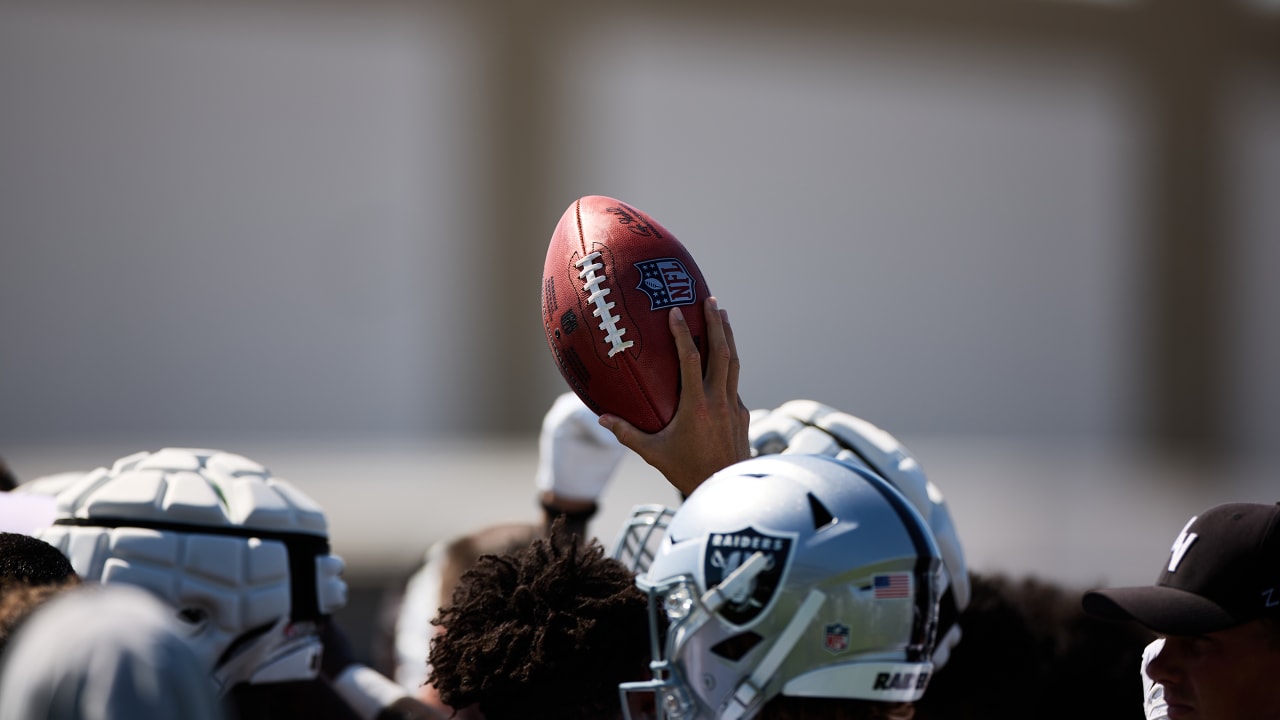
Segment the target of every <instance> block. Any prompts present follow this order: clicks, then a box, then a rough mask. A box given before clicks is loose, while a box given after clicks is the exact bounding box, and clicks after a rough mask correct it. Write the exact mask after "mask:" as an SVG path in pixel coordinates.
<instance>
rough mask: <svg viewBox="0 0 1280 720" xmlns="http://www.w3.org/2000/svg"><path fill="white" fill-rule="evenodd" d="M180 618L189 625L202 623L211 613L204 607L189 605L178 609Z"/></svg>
mask: <svg viewBox="0 0 1280 720" xmlns="http://www.w3.org/2000/svg"><path fill="white" fill-rule="evenodd" d="M178 619H179V620H181V621H182V622H184V623H187V624H189V625H200V624H201V623H203V622H204V621H206V620H208V619H209V613H207V612H205V610H204V609H203V608H198V607H187V608H182V609H181V610H179V611H178Z"/></svg>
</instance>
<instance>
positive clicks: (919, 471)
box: [748, 400, 971, 666]
mask: <svg viewBox="0 0 1280 720" xmlns="http://www.w3.org/2000/svg"><path fill="white" fill-rule="evenodd" d="M748 435H749V438H750V442H751V448H752V451H753V452H754V453H755V454H757V455H769V454H775V453H789V454H795V453H801V454H820V455H828V456H831V457H836V458H839V459H841V460H845V461H848V462H853V463H855V464H858V465H862V466H864V467H866V468H868V469H870V470H872V471H873V472H875V473H876V474H878V475H880V476H881V477H883V478H884V479H885V480H888V481H889V483H890V484H892V485H893V486H894V487H895V488H896V489H897V490H898V491H899V492H901V493H902V494H903V495H904V496H905V497H906V498H907V500H908V501H909V502H910V503H911V504H912V506H914V507H915V509H916V510H917V511H918V512H919V513H920V515H921V516H922V517H924V519H925V522H926V523H927V524H928V525H929V529H930V530H931V531H932V532H933V535H934V539H935V540H936V541H937V544H938V548H939V550H940V551H941V554H942V563H943V568H944V571H945V576H946V578H947V583H948V589H949V592H948V594H947V596H946V597H944V601H943V602H944V605H945V604H947V603H951V604H952V605H953V607H951V608H945V609H944V616H945V617H944V618H943V624H942V627H941V628H940V630H941V631H942V635H941V636H940V637H939V638H938V648H937V652H936V653H935V655H934V662H935V663H936V664H938V666H941V665H942V664H944V663H945V662H946V659H947V657H948V654H949V652H950V648H951V647H952V646H953V645H954V644H955V643H956V642H958V640H959V626H958V625H955V624H954V622H953V621H954V617H955V615H957V614H958V613H959V612H960V611H962V610H964V609H965V608H966V607H968V605H969V598H970V594H971V589H970V585H969V570H968V565H967V564H966V562H965V557H964V547H963V545H961V543H960V537H959V535H958V534H957V532H956V528H955V524H954V522H953V521H952V518H951V511H950V510H949V509H948V508H947V504H946V500H945V499H944V498H943V495H942V492H941V491H940V490H939V489H938V487H937V486H936V485H934V484H933V483H932V482H930V481H929V479H928V478H927V477H925V474H924V470H923V468H921V467H920V463H919V462H917V461H916V459H915V458H914V457H913V456H912V455H911V453H909V452H908V451H907V449H906V448H905V447H903V445H902V443H900V442H898V440H897V438H895V437H893V435H890V434H889V433H888V432H885V431H884V430H883V429H881V428H879V427H877V426H876V425H874V424H872V423H870V422H867V421H866V420H863V419H862V418H859V417H855V416H853V415H850V414H849V413H845V412H841V411H839V410H836V409H835V408H832V407H831V406H829V405H824V404H822V403H819V402H815V401H813V400H791V401H789V402H786V403H783V404H782V405H781V406H779V407H778V408H777V409H775V410H772V411H768V410H756V411H753V412H752V413H751V426H750V430H749V431H748ZM949 621H950V622H949Z"/></svg>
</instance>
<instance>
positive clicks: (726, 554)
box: [702, 527, 792, 625]
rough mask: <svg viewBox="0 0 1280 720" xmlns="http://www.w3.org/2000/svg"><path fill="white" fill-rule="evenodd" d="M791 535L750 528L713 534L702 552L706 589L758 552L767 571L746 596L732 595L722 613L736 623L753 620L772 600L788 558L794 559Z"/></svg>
mask: <svg viewBox="0 0 1280 720" xmlns="http://www.w3.org/2000/svg"><path fill="white" fill-rule="evenodd" d="M791 541H792V536H790V535H785V536H784V535H771V534H768V533H763V532H760V531H759V530H756V529H755V528H752V527H748V528H746V529H745V530H738V531H735V532H731V533H711V535H710V537H708V538H707V545H706V548H705V549H704V553H703V566H702V573H703V577H704V578H706V586H707V588H712V587H715V586H716V585H719V584H720V583H721V582H722V581H723V580H724V579H725V578H726V577H728V575H729V574H730V573H732V572H733V571H734V570H737V569H738V567H739V566H740V565H742V563H744V562H746V561H747V559H748V558H750V557H751V556H752V555H754V554H756V553H762V554H764V556H765V561H766V562H765V570H764V571H763V572H761V573H760V574H759V575H757V576H756V579H755V584H754V586H753V587H752V588H751V589H750V592H748V593H747V594H746V595H745V596H744V597H742V598H740V599H739V598H733V599H731V600H730V601H729V602H727V603H725V605H724V607H722V608H720V615H721V616H723V617H724V619H725V620H728V621H729V622H731V623H733V624H734V625H746V624H747V623H750V622H751V621H752V620H754V619H755V618H756V617H757V616H758V615H760V613H761V612H763V611H764V609H765V608H766V607H768V605H769V602H770V601H772V600H773V596H774V594H775V593H776V592H777V590H778V586H779V585H781V584H782V577H783V575H784V574H785V573H786V569H787V561H788V560H790V558H791Z"/></svg>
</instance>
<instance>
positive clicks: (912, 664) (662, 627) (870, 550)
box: [620, 455, 943, 720]
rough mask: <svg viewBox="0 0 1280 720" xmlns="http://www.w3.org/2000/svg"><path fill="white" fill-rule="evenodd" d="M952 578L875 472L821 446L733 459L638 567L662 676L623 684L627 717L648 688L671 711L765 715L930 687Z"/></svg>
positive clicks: (896, 696)
mask: <svg viewBox="0 0 1280 720" xmlns="http://www.w3.org/2000/svg"><path fill="white" fill-rule="evenodd" d="M942 582H943V580H942V571H941V559H940V556H939V552H938V547H937V545H936V544H935V543H934V540H933V536H932V533H931V532H930V531H929V527H928V525H927V524H925V521H924V519H923V518H922V517H921V516H920V513H919V512H917V511H916V510H915V508H913V507H912V506H911V503H910V502H908V501H907V500H906V498H905V497H903V495H902V494H901V493H900V492H898V491H897V490H895V489H894V488H893V487H892V486H891V485H889V483H887V482H885V481H884V480H883V479H881V478H880V477H879V476H877V475H875V474H874V473H871V472H869V471H867V470H866V469H864V468H861V467H857V466H854V465H851V464H848V463H845V462H842V461H839V460H836V459H834V458H830V457H823V456H809V455H787V456H781V455H779V456H771V457H761V458H754V459H751V460H746V461H743V462H740V463H737V464H736V465H732V466H730V467H728V468H726V469H724V470H722V471H720V472H719V473H716V474H715V475H713V476H712V477H711V478H710V479H708V480H707V481H706V482H705V483H703V484H702V485H701V486H700V487H699V488H698V489H697V490H695V491H694V492H693V494H691V495H690V496H689V498H688V499H687V500H686V501H685V502H684V504H683V505H682V506H681V507H680V508H679V509H678V510H677V511H676V512H675V515H674V516H673V517H672V518H671V522H670V525H669V527H668V528H667V532H666V536H665V538H664V539H663V540H662V543H661V546H660V547H659V548H658V550H657V553H656V556H655V557H654V558H653V562H652V564H650V565H649V568H648V571H647V572H646V573H645V574H643V575H640V576H638V577H637V578H636V584H637V586H639V587H640V588H641V589H642V590H644V591H645V592H646V593H648V595H649V604H650V614H651V617H650V633H651V639H652V644H653V651H654V661H653V662H652V663H651V665H650V667H651V669H652V671H653V676H654V679H653V680H651V681H648V682H635V683H624V684H622V685H621V686H620V689H621V692H622V706H623V710H624V714H625V715H626V716H627V717H628V718H630V712H629V710H628V706H629V697H628V696H629V695H630V694H631V693H636V692H652V693H655V694H656V697H655V698H654V700H655V702H654V705H655V707H656V710H657V716H658V717H659V718H669V719H671V720H702V719H705V718H717V719H720V718H752V717H755V716H756V715H757V714H758V713H759V711H760V709H761V708H762V707H763V706H764V704H765V703H766V702H767V701H769V700H770V699H771V698H773V697H774V696H776V695H779V694H781V695H790V696H804V697H824V698H857V699H864V700H879V701H911V700H915V699H918V698H919V697H920V696H921V694H923V692H924V688H925V686H926V684H927V683H928V679H929V676H930V674H931V672H932V670H933V664H932V662H931V659H930V658H931V655H932V652H933V643H934V635H935V631H936V622H937V613H938V595H939V592H940V589H941V586H942ZM664 632H665V635H664ZM664 637H665V641H664V640H663V638H664Z"/></svg>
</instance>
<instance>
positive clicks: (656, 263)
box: [635, 258, 698, 310]
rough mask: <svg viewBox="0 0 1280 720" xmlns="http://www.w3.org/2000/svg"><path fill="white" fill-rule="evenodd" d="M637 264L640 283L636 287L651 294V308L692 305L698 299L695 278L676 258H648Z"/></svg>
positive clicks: (659, 308)
mask: <svg viewBox="0 0 1280 720" xmlns="http://www.w3.org/2000/svg"><path fill="white" fill-rule="evenodd" d="M635 266H636V269H638V270H639V271H640V284H639V285H637V286H636V289H637V290H640V291H642V292H643V293H644V294H645V295H648V296H649V309H650V310H663V309H666V308H669V307H675V306H676V305H692V304H693V302H694V301H695V300H697V299H698V296H697V293H696V292H695V290H694V287H693V285H694V280H693V278H692V277H691V276H690V275H689V271H688V270H686V269H685V267H684V263H682V262H680V261H679V260H677V259H676V258H661V259H658V260H646V261H644V262H638V263H636V264H635Z"/></svg>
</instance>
